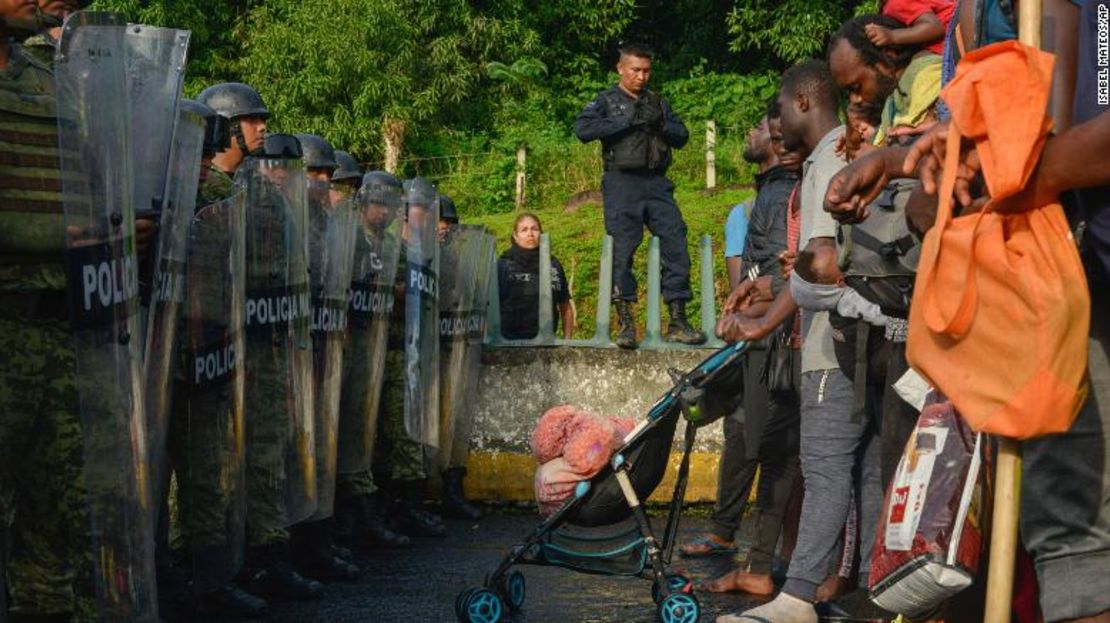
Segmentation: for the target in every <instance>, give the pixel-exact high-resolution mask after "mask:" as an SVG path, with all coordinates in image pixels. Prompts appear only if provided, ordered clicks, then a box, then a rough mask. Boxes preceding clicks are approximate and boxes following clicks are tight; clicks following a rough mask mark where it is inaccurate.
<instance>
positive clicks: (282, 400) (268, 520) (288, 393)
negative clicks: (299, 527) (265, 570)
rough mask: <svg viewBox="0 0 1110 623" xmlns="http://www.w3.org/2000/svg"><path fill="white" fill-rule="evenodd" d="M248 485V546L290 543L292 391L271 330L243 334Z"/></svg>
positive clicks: (284, 362) (286, 363)
mask: <svg viewBox="0 0 1110 623" xmlns="http://www.w3.org/2000/svg"><path fill="white" fill-rule="evenodd" d="M246 341H247V345H246V349H247V352H246V358H245V359H246V361H245V366H246V368H245V374H246V375H247V379H248V381H247V391H246V405H245V407H244V408H245V409H246V413H245V421H246V449H247V456H246V484H247V544H248V545H250V546H263V545H273V544H278V543H286V542H288V541H289V530H288V527H289V524H290V522H289V519H288V514H287V513H286V507H285V488H286V448H287V446H288V443H289V439H290V437H291V434H292V431H291V430H290V429H291V422H290V421H289V418H288V413H289V404H291V403H292V402H293V398H292V395H293V391H292V388H291V387H290V386H289V383H288V374H287V371H286V366H290V365H292V362H290V361H285V357H284V356H282V355H275V353H273V352H272V349H273V348H274V347H273V344H274V340H273V338H272V335H271V334H270V333H269V332H260V334H257V335H256V334H251V333H248V335H247V340H246Z"/></svg>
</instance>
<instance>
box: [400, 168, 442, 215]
mask: <svg viewBox="0 0 1110 623" xmlns="http://www.w3.org/2000/svg"><path fill="white" fill-rule="evenodd" d="M403 188H404V190H403V192H402V197H401V200H402V201H404V202H405V218H406V219H407V218H408V217H409V210H410V209H411V208H412V207H413V206H419V207H422V208H428V207H430V206H432V205H434V204H435V203H436V200H437V199H438V198H439V193H438V192H436V187H435V186H434V185H433V184H432V183H431V182H429V181H428V180H426V179H425V178H423V177H414V178H412V179H409V180H405V182H404V184H403Z"/></svg>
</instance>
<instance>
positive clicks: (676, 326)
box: [663, 301, 705, 346]
mask: <svg viewBox="0 0 1110 623" xmlns="http://www.w3.org/2000/svg"><path fill="white" fill-rule="evenodd" d="M667 309H668V310H670V312H671V321H670V322H668V323H667V334H666V335H665V336H664V337H663V339H665V340H667V341H668V342H678V343H679V344H690V345H691V346H700V345H702V344H705V334H704V333H702V332H701V331H698V330H696V329H694V328H693V327H691V326H690V324H689V323H688V322H686V301H671V302H670V303H667Z"/></svg>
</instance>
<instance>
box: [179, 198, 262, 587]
mask: <svg viewBox="0 0 1110 623" xmlns="http://www.w3.org/2000/svg"><path fill="white" fill-rule="evenodd" d="M245 199H246V196H245V193H243V192H239V193H237V194H235V195H234V196H232V197H230V198H228V199H225V200H223V201H219V202H216V203H211V204H208V205H206V206H204V207H202V208H201V209H200V210H198V211H197V213H196V216H195V217H194V218H193V219H192V222H191V223H190V225H189V229H188V236H187V239H186V249H187V256H186V264H185V277H184V302H185V303H184V305H183V306H182V310H181V314H180V319H181V328H180V330H179V338H180V339H179V344H180V350H179V356H178V357H177V362H178V364H177V365H176V366H175V367H174V374H173V378H174V392H173V411H172V413H173V415H172V417H171V425H170V430H171V434H170V440H169V447H170V455H171V457H172V460H173V463H174V466H175V469H174V473H175V475H176V482H177V489H176V491H177V497H176V502H177V503H176V504H175V505H174V507H175V508H176V517H177V521H176V525H177V526H178V530H177V532H178V534H179V538H178V539H175V541H177V542H176V543H174V545H175V549H176V550H178V552H179V553H180V557H181V558H182V559H183V560H185V561H186V564H187V566H188V567H189V569H190V571H191V573H190V576H191V578H192V582H193V590H194V591H195V592H196V593H207V592H211V591H214V590H216V589H218V588H220V587H222V586H225V585H226V584H227V583H228V582H229V581H231V579H232V578H233V577H234V576H235V574H236V573H238V571H239V568H240V567H241V565H242V562H243V549H244V548H243V546H244V542H245V541H244V526H245V525H246V500H247V498H246V487H245V480H244V479H245V471H244V459H245V454H246V440H245V437H244V426H245V423H244V399H245V389H246V386H245V378H246V377H245V375H244V372H245V370H244V366H243V365H242V357H243V354H244V347H245V346H244V313H245V309H244V306H245V287H246V267H245V266H244V232H245Z"/></svg>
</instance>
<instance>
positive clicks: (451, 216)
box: [439, 193, 459, 225]
mask: <svg viewBox="0 0 1110 623" xmlns="http://www.w3.org/2000/svg"><path fill="white" fill-rule="evenodd" d="M439 220H441V221H447V222H448V223H451V224H453V225H457V224H458V223H459V213H458V212H457V211H456V210H455V202H454V200H452V199H451V197H449V196H448V195H445V194H443V193H440V194H439Z"/></svg>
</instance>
